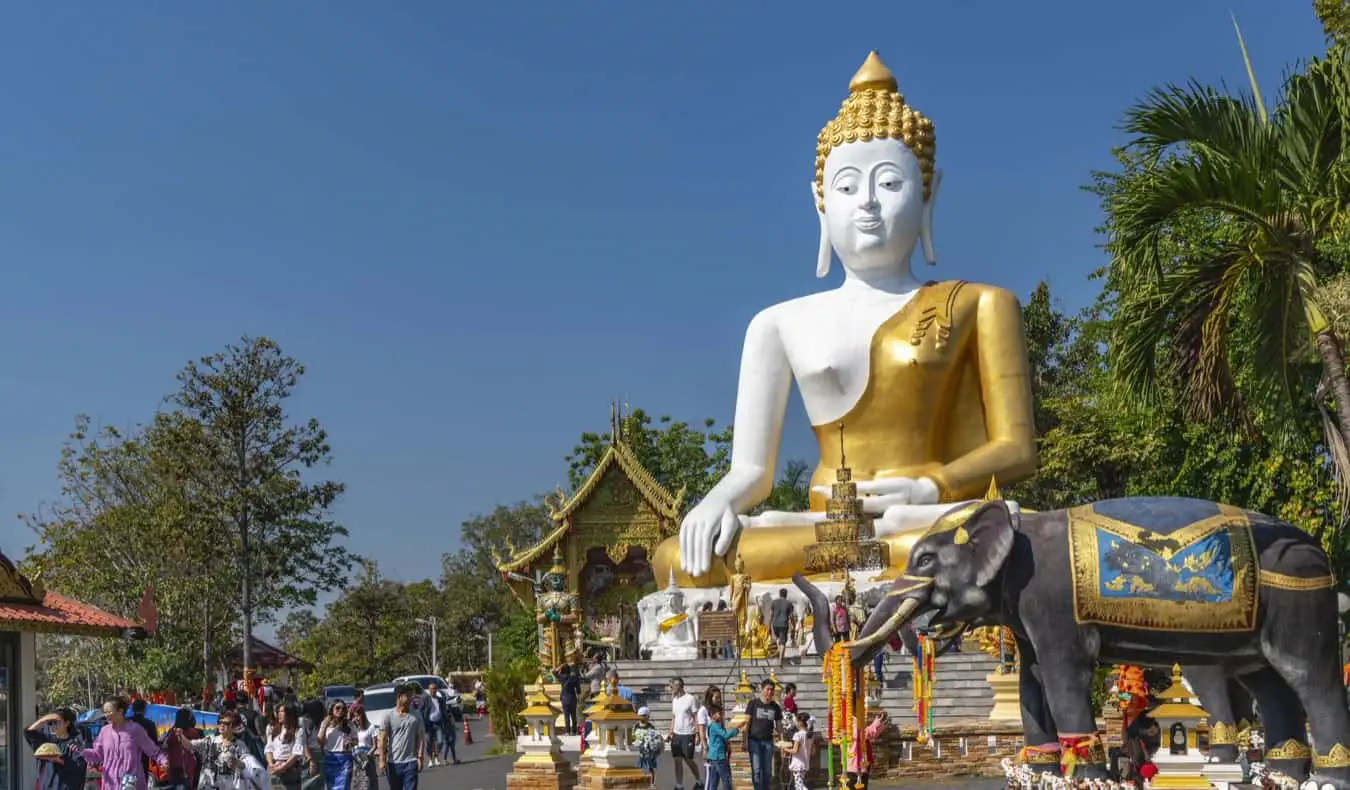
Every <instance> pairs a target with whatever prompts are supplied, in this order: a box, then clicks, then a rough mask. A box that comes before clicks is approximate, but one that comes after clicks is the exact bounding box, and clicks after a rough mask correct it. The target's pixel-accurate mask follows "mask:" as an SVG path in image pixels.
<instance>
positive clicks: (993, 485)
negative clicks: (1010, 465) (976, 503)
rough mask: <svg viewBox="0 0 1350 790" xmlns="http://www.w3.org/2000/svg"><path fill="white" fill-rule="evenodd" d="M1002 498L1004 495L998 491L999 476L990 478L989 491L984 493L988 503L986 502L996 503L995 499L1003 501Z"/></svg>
mask: <svg viewBox="0 0 1350 790" xmlns="http://www.w3.org/2000/svg"><path fill="white" fill-rule="evenodd" d="M1002 498H1003V494H1001V493H999V490H998V477H997V476H994V477H990V478H989V490H988V491H986V492H984V499H985V501H986V502H992V501H994V500H995V499H1002Z"/></svg>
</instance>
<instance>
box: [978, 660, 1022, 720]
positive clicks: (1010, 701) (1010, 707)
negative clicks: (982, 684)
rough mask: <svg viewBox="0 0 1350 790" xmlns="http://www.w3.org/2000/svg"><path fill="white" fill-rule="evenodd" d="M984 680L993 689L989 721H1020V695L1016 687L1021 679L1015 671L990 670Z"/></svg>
mask: <svg viewBox="0 0 1350 790" xmlns="http://www.w3.org/2000/svg"><path fill="white" fill-rule="evenodd" d="M985 681H986V682H988V683H989V687H990V688H991V689H993V690H994V709H993V710H991V711H989V720H990V721H1021V720H1022V696H1021V692H1020V691H1019V689H1018V686H1019V684H1020V683H1021V679H1020V677H1019V675H1018V674H1017V673H1016V672H1000V671H998V670H997V669H996V670H994V671H993V672H990V673H989V675H988V676H987V677H985Z"/></svg>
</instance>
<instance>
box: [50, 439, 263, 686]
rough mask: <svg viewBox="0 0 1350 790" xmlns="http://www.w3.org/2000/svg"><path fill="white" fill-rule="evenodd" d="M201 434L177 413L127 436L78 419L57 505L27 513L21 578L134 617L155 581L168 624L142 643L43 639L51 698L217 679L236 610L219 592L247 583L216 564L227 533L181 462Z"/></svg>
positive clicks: (62, 466)
mask: <svg viewBox="0 0 1350 790" xmlns="http://www.w3.org/2000/svg"><path fill="white" fill-rule="evenodd" d="M198 430H199V426H197V425H195V424H194V423H193V422H192V421H191V420H189V419H186V418H184V417H183V416H182V415H177V414H161V415H158V416H157V417H156V418H155V420H154V421H153V422H152V423H151V424H150V425H148V426H145V427H142V428H137V429H135V430H133V431H130V432H122V431H118V430H116V429H112V428H104V429H102V430H96V429H95V428H94V427H93V426H92V424H91V422H90V420H89V419H88V418H87V417H79V418H77V420H76V425H75V429H74V431H73V433H72V434H71V437H70V439H69V441H68V442H67V443H66V445H65V446H64V447H63V449H62V452H61V459H60V462H59V464H58V477H59V479H60V481H61V496H60V498H59V499H58V500H57V501H55V502H52V503H48V504H46V505H45V506H44V507H43V508H42V509H41V510H40V511H39V512H37V513H35V514H32V515H30V516H27V517H24V521H25V522H26V523H27V524H28V526H29V527H30V528H32V529H33V530H34V532H35V533H36V535H37V538H38V546H36V547H33V548H31V549H30V554H29V557H28V559H27V560H26V561H25V563H24V570H25V572H27V573H29V574H30V575H31V577H33V578H39V579H41V580H42V581H43V582H44V584H46V585H47V586H48V587H50V588H51V589H56V590H61V591H63V592H66V593H68V594H70V595H73V596H75V597H78V598H80V599H82V600H86V601H88V602H90V603H93V604H95V605H97V606H99V607H101V608H103V609H105V610H107V611H110V612H114V613H117V614H121V615H123V616H127V617H131V618H134V617H135V612H136V608H137V604H138V602H139V600H140V597H141V592H142V589H143V585H144V584H145V583H146V582H150V581H153V582H155V599H156V604H157V607H158V610H159V628H158V631H157V632H156V633H155V634H154V635H153V636H152V637H151V638H149V639H148V640H146V641H144V642H140V643H135V644H129V643H122V642H115V643H114V642H108V643H102V644H97V645H85V644H84V643H83V642H82V640H80V639H78V638H55V637H50V638H49V637H44V643H45V648H46V650H45V652H46V653H47V654H48V655H50V656H51V660H50V663H49V664H48V665H47V666H46V667H44V671H45V672H46V673H47V681H48V683H49V684H50V688H51V692H52V693H57V692H58V691H59V692H61V693H73V692H74V691H75V690H76V689H78V690H80V691H81V692H82V693H80V694H79V695H78V697H75V698H84V697H85V696H87V695H89V696H97V695H96V694H95V692H97V693H103V692H106V691H112V690H115V689H118V688H119V687H120V688H127V687H132V688H143V689H160V688H172V689H177V690H193V689H195V688H197V687H198V684H200V683H201V682H202V680H203V678H204V676H205V675H207V674H209V672H210V669H211V667H210V663H211V657H212V656H213V655H214V653H215V650H216V646H218V645H220V644H222V643H223V642H225V641H226V640H228V639H229V638H230V637H231V634H232V631H231V629H232V624H233V623H234V622H235V618H236V614H237V609H236V608H235V601H233V600H232V599H230V598H229V597H222V596H221V595H220V594H219V586H220V584H222V583H225V584H231V583H232V580H236V579H237V578H238V577H237V576H236V575H234V574H233V571H232V568H230V567H228V566H227V567H224V568H222V567H220V563H219V559H218V558H219V555H220V553H221V551H222V550H223V548H224V547H225V545H226V544H227V542H228V539H229V535H228V533H227V532H226V531H225V530H224V529H222V523H221V522H220V520H219V519H217V518H214V517H213V516H212V514H210V513H209V512H206V511H203V509H202V508H201V507H200V503H199V501H198V500H197V499H196V497H195V492H194V490H193V489H192V487H191V486H190V485H189V484H188V481H187V480H186V479H185V477H184V476H183V474H182V470H181V468H180V466H179V464H178V460H177V457H176V454H175V453H176V449H175V448H177V447H178V446H179V445H180V444H181V443H182V442H183V441H184V440H185V438H186V437H191V436H194V435H195V434H196V433H197V432H198ZM58 699H59V697H58Z"/></svg>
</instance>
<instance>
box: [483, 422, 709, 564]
mask: <svg viewBox="0 0 1350 790" xmlns="http://www.w3.org/2000/svg"><path fill="white" fill-rule="evenodd" d="M616 433H617V432H616ZM611 435H614V434H611ZM683 502H684V489H680V492H679V493H678V494H674V495H672V494H671V493H670V492H669V491H668V490H666V488H665V486H662V485H661V484H660V483H658V482H657V481H656V478H654V477H652V475H651V473H650V472H648V471H647V470H646V468H645V467H643V466H642V462H641V461H639V460H638V458H637V455H636V454H635V453H634V452H633V450H632V449H631V448H630V447H629V446H628V445H627V443H625V442H624V440H623V436H622V434H621V433H620V434H618V438H617V439H615V440H614V441H613V442H612V443H611V444H610V446H609V447H607V448H606V449H605V452H604V454H603V455H601V456H600V461H599V462H598V463H596V465H595V469H593V470H591V473H590V475H589V476H587V478H586V480H585V482H583V483H582V484H581V486H580V487H578V488H577V490H576V491H575V492H573V493H572V495H571V496H567V495H565V494H563V493H562V492H561V491H560V492H558V494H557V495H556V498H555V499H553V500H546V501H545V504H546V505H547V506H548V510H549V517H550V518H551V519H552V520H553V524H554V528H553V529H552V530H550V531H549V533H548V534H547V535H545V536H544V538H543V540H541V541H539V543H537V544H536V545H534V546H532V547H530V548H529V549H526V550H524V551H521V552H518V553H517V554H515V555H514V556H512V557H510V558H509V559H506V560H504V561H500V562H499V563H498V565H497V569H498V570H499V571H502V572H515V573H519V572H522V571H525V570H527V569H528V568H529V567H530V565H532V564H533V563H535V562H537V561H538V560H540V559H541V558H544V557H547V556H548V554H549V552H551V551H552V550H553V547H554V545H555V544H557V543H558V542H559V541H561V540H562V539H563V538H564V537H567V536H568V535H571V536H572V537H573V543H574V544H575V545H581V546H584V547H600V546H603V547H604V548H605V551H606V553H607V554H608V555H609V557H610V559H612V560H614V561H615V562H616V563H617V562H619V561H621V560H622V559H623V558H624V556H625V555H626V554H627V552H628V549H629V548H630V547H632V546H642V547H644V548H646V549H647V551H648V553H649V555H650V554H651V553H653V552H655V551H656V546H657V544H658V543H660V542H661V541H662V540H663V539H665V538H666V537H668V536H669V535H671V534H673V533H674V531H675V530H676V529H678V527H679V517H680V508H681V505H682V504H683Z"/></svg>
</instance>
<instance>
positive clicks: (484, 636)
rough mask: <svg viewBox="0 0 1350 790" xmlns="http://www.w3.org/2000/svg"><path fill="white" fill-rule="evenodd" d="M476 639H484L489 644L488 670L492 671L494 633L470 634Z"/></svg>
mask: <svg viewBox="0 0 1350 790" xmlns="http://www.w3.org/2000/svg"><path fill="white" fill-rule="evenodd" d="M469 636H471V637H473V638H474V639H482V640H485V641H486V642H487V668H488V669H492V632H491V631H488V632H487V633H486V634H469Z"/></svg>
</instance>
